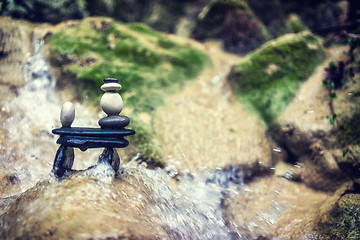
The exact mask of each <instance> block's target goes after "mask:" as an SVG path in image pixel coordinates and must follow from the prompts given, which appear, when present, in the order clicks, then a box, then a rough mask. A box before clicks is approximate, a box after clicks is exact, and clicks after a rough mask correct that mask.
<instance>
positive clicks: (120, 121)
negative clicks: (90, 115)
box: [99, 78, 130, 128]
mask: <svg viewBox="0 0 360 240" xmlns="http://www.w3.org/2000/svg"><path fill="white" fill-rule="evenodd" d="M120 89H121V85H120V84H118V80H117V79H115V78H105V79H104V84H103V85H102V86H101V90H103V91H105V94H104V95H103V96H102V98H101V101H100V105H101V108H102V109H103V111H104V112H105V113H106V114H107V115H108V116H107V117H105V118H102V119H100V120H99V125H100V126H101V128H123V127H126V126H127V125H128V124H129V123H130V119H129V118H128V117H126V116H119V113H120V112H121V111H122V109H123V106H124V104H123V100H122V98H121V96H120V94H119V93H117V91H119V90H120Z"/></svg>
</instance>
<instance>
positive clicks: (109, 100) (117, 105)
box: [100, 92, 124, 116]
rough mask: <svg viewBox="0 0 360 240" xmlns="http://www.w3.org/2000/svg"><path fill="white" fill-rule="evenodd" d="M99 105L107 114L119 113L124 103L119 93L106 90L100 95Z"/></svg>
mask: <svg viewBox="0 0 360 240" xmlns="http://www.w3.org/2000/svg"><path fill="white" fill-rule="evenodd" d="M100 105H101V108H102V109H103V111H104V112H105V113H106V114H107V115H108V116H114V115H119V113H120V112H121V110H122V109H123V107H124V103H123V100H122V98H121V96H120V94H118V93H116V92H106V93H105V94H104V95H103V96H102V97H101V100H100Z"/></svg>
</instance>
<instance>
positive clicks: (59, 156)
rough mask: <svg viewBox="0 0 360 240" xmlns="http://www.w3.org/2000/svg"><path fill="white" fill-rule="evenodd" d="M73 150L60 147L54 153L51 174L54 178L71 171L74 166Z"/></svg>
mask: <svg viewBox="0 0 360 240" xmlns="http://www.w3.org/2000/svg"><path fill="white" fill-rule="evenodd" d="M74 156H75V155H74V148H72V147H66V146H64V145H60V147H59V149H58V150H57V152H56V155H55V160H54V165H53V172H54V174H55V176H57V177H62V176H63V175H64V173H65V171H66V170H71V167H72V166H73V164H74Z"/></svg>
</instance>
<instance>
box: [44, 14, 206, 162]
mask: <svg viewBox="0 0 360 240" xmlns="http://www.w3.org/2000/svg"><path fill="white" fill-rule="evenodd" d="M49 48H50V53H51V59H52V60H51V62H52V64H53V66H55V67H57V68H60V70H61V76H60V77H58V79H59V85H67V86H69V84H71V85H72V87H74V89H75V91H74V93H75V94H76V95H77V96H78V97H80V98H82V99H86V100H88V102H92V103H96V104H98V103H99V101H100V97H101V96H102V94H103V92H102V91H101V90H100V86H101V85H102V83H103V82H102V81H103V78H105V77H115V78H118V79H119V80H120V83H121V85H122V89H121V95H122V96H123V98H124V101H125V109H126V110H125V109H124V110H125V111H127V112H126V113H125V112H124V113H125V114H128V115H130V118H131V125H130V127H132V128H134V129H136V132H137V134H136V135H135V136H134V138H132V142H133V143H132V144H131V145H135V146H137V149H136V151H140V152H141V153H142V154H144V155H146V156H148V157H155V158H156V157H157V155H158V153H157V151H156V150H154V144H152V142H153V140H152V135H153V133H152V131H151V119H152V117H151V114H152V113H153V112H154V110H155V109H156V108H157V107H159V106H161V105H162V104H163V103H164V102H165V99H166V97H167V96H168V95H169V94H172V93H174V92H175V91H176V90H177V89H180V88H181V87H182V86H183V85H184V84H185V82H186V81H187V80H189V79H193V78H194V77H196V76H197V75H198V74H199V72H200V71H201V70H202V68H203V67H204V66H205V64H206V63H207V62H208V58H207V56H206V55H205V54H204V53H203V52H201V51H200V50H198V49H195V48H193V47H191V46H189V45H185V44H181V43H178V42H176V41H175V40H171V39H170V38H169V37H167V36H166V35H164V34H161V33H159V32H157V31H154V30H152V29H151V28H149V27H147V26H145V25H143V24H138V23H136V24H127V25H124V24H120V23H118V22H115V21H114V20H112V19H109V18H87V19H85V20H83V21H81V22H79V23H75V24H73V25H72V26H71V27H67V28H66V29H63V30H61V31H59V32H57V33H55V34H53V36H52V37H51V39H50V41H49ZM65 76H70V80H71V81H69V78H65ZM150 146H152V147H150Z"/></svg>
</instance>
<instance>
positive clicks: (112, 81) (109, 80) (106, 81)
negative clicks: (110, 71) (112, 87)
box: [104, 78, 119, 83]
mask: <svg viewBox="0 0 360 240" xmlns="http://www.w3.org/2000/svg"><path fill="white" fill-rule="evenodd" d="M118 82H119V80H117V79H116V78H104V83H118Z"/></svg>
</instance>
